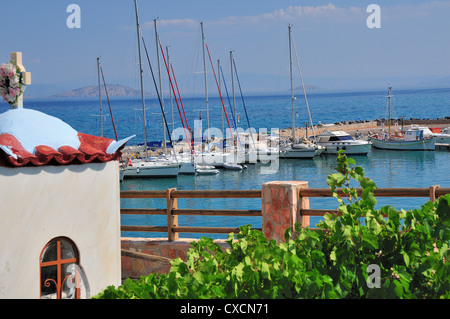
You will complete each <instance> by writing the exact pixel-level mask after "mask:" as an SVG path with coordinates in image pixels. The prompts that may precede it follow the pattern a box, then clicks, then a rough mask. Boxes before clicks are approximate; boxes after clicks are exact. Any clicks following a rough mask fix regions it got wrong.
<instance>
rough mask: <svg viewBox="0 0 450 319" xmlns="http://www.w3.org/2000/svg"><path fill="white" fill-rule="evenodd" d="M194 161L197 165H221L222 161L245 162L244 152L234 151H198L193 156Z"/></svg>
mask: <svg viewBox="0 0 450 319" xmlns="http://www.w3.org/2000/svg"><path fill="white" fill-rule="evenodd" d="M194 162H195V163H196V164H198V165H211V166H214V167H223V164H224V163H235V164H236V163H237V164H242V163H244V162H245V154H243V153H242V154H241V153H238V154H234V153H199V154H197V155H196V156H195V159H194Z"/></svg>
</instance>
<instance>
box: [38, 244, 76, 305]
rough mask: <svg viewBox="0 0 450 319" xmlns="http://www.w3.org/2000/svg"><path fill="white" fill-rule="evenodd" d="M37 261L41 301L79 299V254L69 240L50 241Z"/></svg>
mask: <svg viewBox="0 0 450 319" xmlns="http://www.w3.org/2000/svg"><path fill="white" fill-rule="evenodd" d="M39 260H40V270H41V271H40V272H41V294H40V295H41V299H80V273H79V262H80V261H79V254H78V249H77V247H76V246H75V244H74V243H73V242H72V241H71V240H70V239H69V238H66V237H58V238H55V239H52V240H51V241H50V242H49V243H48V244H47V245H45V247H44V249H43V250H42V253H41V256H40V258H39Z"/></svg>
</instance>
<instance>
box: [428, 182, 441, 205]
mask: <svg viewBox="0 0 450 319" xmlns="http://www.w3.org/2000/svg"><path fill="white" fill-rule="evenodd" d="M438 188H439V185H433V186H430V201H432V202H434V201H436V190H437V189H438Z"/></svg>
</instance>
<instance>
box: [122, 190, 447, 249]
mask: <svg viewBox="0 0 450 319" xmlns="http://www.w3.org/2000/svg"><path fill="white" fill-rule="evenodd" d="M359 193H360V194H361V190H360V191H359ZM449 193H450V188H440V187H439V186H438V185H435V186H431V187H429V188H378V189H375V191H374V194H375V196H376V197H429V198H430V200H431V201H434V200H435V199H436V198H437V197H439V196H442V195H445V194H449ZM338 194H339V195H340V196H345V194H344V193H343V192H342V191H338ZM261 196H262V192H261V190H177V189H175V188H170V189H167V190H165V191H122V192H121V193H120V197H121V198H165V199H166V208H164V209H163V208H157V209H142V208H121V214H122V215H166V216H167V225H170V227H168V226H127V225H122V226H121V231H124V232H164V233H167V234H168V239H169V241H174V240H177V239H178V234H179V233H216V234H228V233H232V232H234V233H236V232H239V228H237V227H195V226H192V227H187V226H179V225H178V216H245V217H261V216H262V211H261V210H244V209H242V210H228V209H179V208H178V202H177V199H178V198H261ZM332 196H333V195H332V192H331V190H330V189H328V188H315V189H314V188H305V189H301V190H300V193H299V197H332ZM299 213H300V215H301V216H324V215H325V214H327V213H337V211H336V210H329V209H309V208H308V209H301V210H300V212H299ZM301 216H300V217H301Z"/></svg>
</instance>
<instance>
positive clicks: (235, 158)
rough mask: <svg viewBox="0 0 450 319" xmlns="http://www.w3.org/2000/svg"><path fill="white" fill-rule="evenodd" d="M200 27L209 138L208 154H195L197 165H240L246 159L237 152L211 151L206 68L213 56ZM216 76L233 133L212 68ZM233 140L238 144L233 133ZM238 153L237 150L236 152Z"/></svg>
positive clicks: (207, 142) (201, 25)
mask: <svg viewBox="0 0 450 319" xmlns="http://www.w3.org/2000/svg"><path fill="white" fill-rule="evenodd" d="M200 27H201V32H202V49H203V72H204V81H205V101H206V123H207V130H206V131H207V136H206V149H207V151H206V152H197V153H196V154H195V159H194V161H195V163H197V164H198V165H212V166H215V167H219V168H220V167H223V165H224V163H235V164H239V163H240V162H243V161H244V159H243V157H241V156H239V154H237V152H234V153H233V152H222V151H219V152H217V151H211V149H210V143H211V136H210V130H209V129H210V125H209V100H208V85H207V83H208V81H207V68H206V53H208V56H209V60H210V63H211V66H212V60H211V56H210V54H209V49H208V46H207V44H206V40H205V33H204V31H203V22H200ZM212 70H213V73H214V76H215V80H216V84H217V88H218V91H219V96H220V100H221V102H222V109H223V111H224V113H225V116H226V118H227V122H228V126H229V127H230V131H231V126H230V122H229V119H228V115H227V112H226V111H225V105H224V103H223V99H222V94H221V91H220V87H219V83H218V81H217V77H216V74H215V72H214V68H212ZM223 134H224V135H225V132H223ZM230 137H231V139H232V140H233V142H234V143H236V140H234V134H233V133H232V132H231V136H230ZM236 151H237V150H236Z"/></svg>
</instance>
